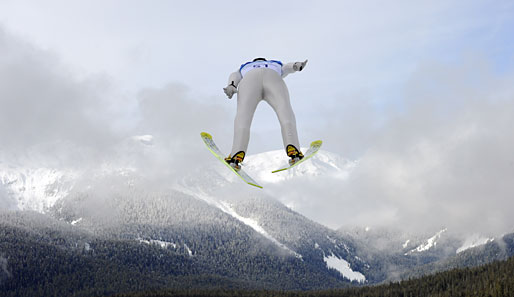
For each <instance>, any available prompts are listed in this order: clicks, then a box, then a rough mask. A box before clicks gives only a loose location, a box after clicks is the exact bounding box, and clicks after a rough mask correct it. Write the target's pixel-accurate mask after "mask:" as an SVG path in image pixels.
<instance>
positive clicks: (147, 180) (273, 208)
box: [0, 135, 510, 296]
mask: <svg viewBox="0 0 514 297" xmlns="http://www.w3.org/2000/svg"><path fill="white" fill-rule="evenodd" d="M124 146H125V147H124V149H127V148H128V149H129V150H130V152H131V153H132V154H133V155H136V156H139V155H144V156H152V155H155V154H156V153H158V152H156V151H155V150H156V145H155V142H154V140H153V138H152V137H151V136H148V135H146V136H144V137H134V138H131V139H130V140H129V141H127V143H125V144H124ZM129 159H130V158H129ZM285 162H286V160H285V158H284V153H283V152H282V151H273V152H267V153H262V154H258V155H253V156H248V159H247V161H246V162H245V163H246V165H245V170H246V171H248V172H249V173H250V174H251V175H252V176H253V177H255V178H256V179H257V180H259V181H261V182H262V183H263V185H264V186H265V187H271V188H273V187H275V189H278V188H280V187H283V186H288V185H289V184H294V183H295V182H298V181H302V182H305V181H307V180H315V179H316V178H319V177H321V178H331V179H333V180H335V181H338V180H339V181H342V180H345V179H347V178H348V177H349V176H350V175H351V174H352V170H353V169H354V168H356V167H357V166H358V162H356V161H349V160H346V159H344V158H342V157H340V156H338V155H336V154H332V153H329V152H326V151H320V152H319V153H318V154H317V155H316V156H315V157H313V158H312V160H310V161H309V162H306V163H305V164H302V166H299V167H298V168H297V169H295V170H289V171H287V172H283V173H281V174H271V173H269V172H271V171H272V170H273V169H277V168H280V167H281V166H282V165H283V164H282V163H285ZM143 163H144V162H143ZM147 163H148V162H147ZM150 163H151V162H150ZM120 164H123V165H120ZM144 164H146V163H144ZM136 165H137V164H136ZM136 165H134V164H126V163H123V162H119V160H115V161H113V162H111V163H109V164H99V165H98V168H96V169H95V167H93V169H88V170H85V169H82V170H77V169H56V168H47V167H37V166H33V165H32V164H30V163H28V164H24V163H23V162H17V163H16V164H15V165H12V164H9V165H7V164H6V163H0V205H1V206H5V207H3V210H4V211H1V212H0V226H1V229H0V230H2V232H3V234H2V236H3V238H5V240H4V241H2V242H0V264H1V265H2V267H3V269H2V270H3V274H1V275H0V290H3V291H4V292H6V293H9V294H12V295H13V296H14V295H23V294H26V295H27V296H30V294H31V293H34V292H36V291H37V290H47V291H45V292H52V290H53V288H54V287H55V286H57V287H59V286H64V287H66V286H69V284H68V283H66V284H63V280H70V278H71V279H75V280H80V281H81V282H82V283H83V284H84V285H83V286H82V287H81V289H73V288H69V289H70V290H76V291H75V293H77V294H78V295H80V294H83V295H84V296H87V295H95V294H96V295H105V294H108V293H114V292H121V291H124V290H126V291H130V290H132V291H133V290H137V289H142V288H143V289H148V288H166V287H176V288H185V289H187V288H190V287H203V288H213V287H219V286H226V287H231V288H244V289H248V288H253V289H263V288H272V289H277V290H284V289H286V290H287V289H294V290H298V289H331V288H339V287H346V286H349V285H352V284H353V285H356V284H375V283H380V282H383V281H385V280H394V279H400V278H403V277H409V276H410V275H415V274H417V273H421V274H424V273H430V272H433V271H437V270H441V269H445V268H446V267H452V266H451V265H450V264H448V265H445V264H444V263H453V262H451V261H452V259H454V258H455V257H460V258H459V259H466V258H465V255H468V253H469V252H470V251H472V250H475V249H474V248H472V246H475V245H478V244H479V243H481V242H484V241H483V240H482V239H481V238H480V237H478V238H477V239H476V240H471V241H469V242H463V241H461V240H458V239H456V238H454V237H453V236H450V235H449V234H450V232H448V231H447V230H445V229H441V230H439V231H436V232H434V234H421V235H419V234H418V235H410V234H405V233H403V232H401V231H391V230H386V229H383V230H379V229H376V230H375V229H369V228H366V229H365V228H360V229H359V228H354V229H340V230H332V229H330V228H327V227H325V226H323V225H321V224H319V223H316V222H314V221H312V220H310V219H308V218H306V217H305V216H303V215H301V214H299V213H298V212H296V211H294V210H292V209H291V208H289V207H287V206H286V205H284V204H283V203H281V202H279V200H277V199H276V198H275V197H273V196H271V195H270V194H269V193H273V191H269V192H266V191H262V190H259V189H253V188H251V187H248V186H247V185H245V184H244V183H242V182H241V181H240V180H239V179H238V178H237V176H235V175H234V174H232V173H231V172H230V171H228V170H226V168H225V167H224V166H222V165H221V164H219V163H218V162H216V160H214V159H212V162H210V163H208V164H207V165H206V166H205V167H203V168H198V169H196V170H189V171H187V173H184V174H179V175H171V176H159V174H154V175H151V174H150V175H149V174H148V172H151V170H153V169H152V168H150V169H147V171H145V168H144V167H143V168H142V167H138V166H136ZM148 170H150V171H148ZM6 210H7V211H6ZM20 239H21V240H20ZM496 242H497V241H496V240H495V241H492V242H490V241H489V242H487V243H486V245H489V244H493V243H496ZM34 251H42V252H41V253H39V252H34ZM457 251H458V253H457ZM509 253H510V252H507V253H505V254H504V255H508V254H509ZM476 257H477V258H481V257H483V256H476ZM484 257H485V256H484ZM494 259H497V258H494V257H489V258H488V261H490V260H494ZM64 260H65V262H63V261H64ZM444 261H447V262H444ZM455 261H457V262H458V261H460V260H455ZM462 261H467V263H471V262H472V261H469V259H468V260H462ZM478 262H479V261H475V262H474V263H478ZM27 263H33V265H36V266H39V267H42V269H43V270H44V271H45V273H44V275H43V276H41V275H39V272H38V271H37V270H34V269H33V267H34V266H27ZM38 263H39V264H38ZM55 263H61V264H59V265H57V264H55ZM66 263H68V264H66ZM45 265H46V266H45ZM60 265H61V266H60ZM74 265H78V266H77V267H82V266H84V267H88V269H85V270H80V269H77V267H75V266H74ZM452 265H453V264H452ZM113 269H116V270H117V271H118V270H119V271H123V273H122V275H118V274H112V270H113ZM92 271H96V272H95V273H94V274H95V275H96V276H101V277H93V276H92V275H91V273H92ZM409 273H410V274H409ZM28 276H30V280H28V279H27V277H28ZM127 279H130V280H132V281H127ZM85 280H87V281H85ZM21 287H23V288H27V289H26V290H25V291H23V292H21V291H20V290H19V289H20V288H21ZM41 288H43V289H41ZM50 295H51V294H50ZM7 296H9V295H7Z"/></svg>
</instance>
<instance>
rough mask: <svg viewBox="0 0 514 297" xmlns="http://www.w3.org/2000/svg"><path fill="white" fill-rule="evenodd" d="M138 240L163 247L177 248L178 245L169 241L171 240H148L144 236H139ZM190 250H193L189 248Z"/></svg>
mask: <svg viewBox="0 0 514 297" xmlns="http://www.w3.org/2000/svg"><path fill="white" fill-rule="evenodd" d="M138 241H139V242H140V243H145V244H149V245H158V246H160V247H161V248H163V249H165V248H168V247H172V248H174V249H176V248H177V245H176V244H175V243H173V242H169V241H162V240H157V239H150V240H146V239H142V238H139V239H138ZM186 247H187V246H186ZM187 250H189V249H187ZM189 252H191V250H189Z"/></svg>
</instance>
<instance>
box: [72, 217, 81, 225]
mask: <svg viewBox="0 0 514 297" xmlns="http://www.w3.org/2000/svg"><path fill="white" fill-rule="evenodd" d="M80 221H82V218H79V219H76V220H74V221H72V222H71V224H72V225H76V224H77V223H80Z"/></svg>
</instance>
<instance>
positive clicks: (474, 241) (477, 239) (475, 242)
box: [456, 234, 494, 254]
mask: <svg viewBox="0 0 514 297" xmlns="http://www.w3.org/2000/svg"><path fill="white" fill-rule="evenodd" d="M491 241H494V238H486V237H481V236H480V235H478V234H474V235H472V236H471V237H469V238H467V239H466V240H465V241H464V243H463V244H462V246H461V247H460V248H458V249H457V251H456V253H457V254H459V253H462V252H463V251H465V250H468V249H471V248H474V247H477V246H481V245H484V244H487V243H489V242H491Z"/></svg>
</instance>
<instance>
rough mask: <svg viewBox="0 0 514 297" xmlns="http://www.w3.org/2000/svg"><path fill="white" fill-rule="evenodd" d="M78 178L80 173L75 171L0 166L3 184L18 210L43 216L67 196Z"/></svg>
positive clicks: (0, 177)
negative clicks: (29, 211) (31, 211)
mask: <svg viewBox="0 0 514 297" xmlns="http://www.w3.org/2000/svg"><path fill="white" fill-rule="evenodd" d="M2 165H4V164H2ZM76 176H77V173H76V172H74V171H71V170H57V169H54V168H44V167H42V168H30V167H13V166H5V165H4V166H2V167H0V184H1V185H3V187H4V188H5V190H6V192H7V195H9V196H10V197H12V198H13V199H14V201H15V202H16V203H15V204H16V205H15V206H14V208H15V209H16V210H33V211H36V212H39V213H45V212H46V211H47V210H48V209H49V208H51V207H52V206H54V205H55V203H56V202H57V201H59V200H60V199H62V198H64V197H66V196H67V195H68V194H69V192H70V191H71V189H72V188H73V186H74V181H75V178H76Z"/></svg>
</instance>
